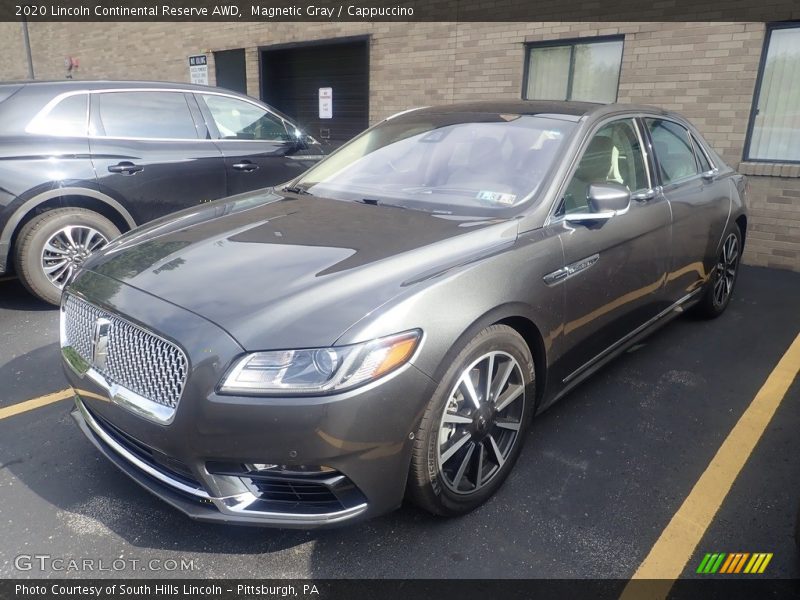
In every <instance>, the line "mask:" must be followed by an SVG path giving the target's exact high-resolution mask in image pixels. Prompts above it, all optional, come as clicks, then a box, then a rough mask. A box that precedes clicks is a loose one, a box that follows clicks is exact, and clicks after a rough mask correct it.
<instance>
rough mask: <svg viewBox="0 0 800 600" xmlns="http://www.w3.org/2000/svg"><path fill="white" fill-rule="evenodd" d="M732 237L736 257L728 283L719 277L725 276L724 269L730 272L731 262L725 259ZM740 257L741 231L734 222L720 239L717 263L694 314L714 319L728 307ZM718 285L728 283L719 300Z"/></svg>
mask: <svg viewBox="0 0 800 600" xmlns="http://www.w3.org/2000/svg"><path fill="white" fill-rule="evenodd" d="M732 238H733V239H734V240H735V246H736V258H735V260H734V262H733V263H732V268H733V275H732V277H729V284H726V283H725V282H721V278H722V277H725V276H726V270H727V273H728V274H729V273H730V268H731V263H730V262H729V261H728V260H727V256H726V252H727V248H728V243H729V240H731V239H732ZM741 259H742V232H741V231H740V230H739V226H738V225H735V224H734V226H733V227H732V228H731V229H729V230H728V231H727V232H726V233H725V237H724V238H723V240H722V248H721V249H720V255H719V256H718V257H717V263H716V264H715V265H714V272H713V273H712V274H711V277H710V281H709V282H708V284H707V287H706V290H705V292H704V293H703V297H702V298H701V299H700V301H699V302H698V303H697V304H696V305H695V306H694V309H693V311H692V312H693V313H694V314H695V315H697V316H698V317H701V318H704V319H716V318H717V317H718V316H720V315H721V314H722V313H723V312H725V309H726V308H728V305H729V304H730V302H731V297H732V296H733V290H734V288H735V286H736V280H737V279H738V278H739V265H740V263H741ZM720 285H721V286H726V285H729V288H728V291H727V293H725V294H724V297H723V298H722V299H721V301H720V297H719V289H718V287H717V286H720Z"/></svg>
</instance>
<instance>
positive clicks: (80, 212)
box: [14, 208, 120, 304]
mask: <svg viewBox="0 0 800 600" xmlns="http://www.w3.org/2000/svg"><path fill="white" fill-rule="evenodd" d="M119 234H120V231H119V229H117V227H116V226H115V225H114V224H113V223H112V222H111V221H109V220H108V219H106V218H105V217H104V216H102V215H99V214H97V213H96V212H93V211H91V210H87V209H85V208H57V209H54V210H48V211H47V212H44V213H42V214H40V215H37V216H36V217H34V218H33V219H31V220H30V221H28V223H26V224H25V226H24V227H23V228H22V230H21V231H20V232H19V235H18V236H17V243H16V246H15V248H14V266H15V268H16V271H17V275H19V278H20V280H21V281H22V284H23V285H24V286H25V287H26V288H27V289H28V291H29V292H31V293H32V294H33V295H34V296H37V297H38V298H40V299H42V300H44V301H45V302H49V303H50V304H58V303H59V301H60V300H61V290H62V289H64V285H66V283H67V281H69V278H70V277H71V276H72V274H73V273H74V272H75V270H77V269H78V268H79V267H80V266H81V264H83V261H84V260H85V259H86V257H88V256H89V254H90V253H92V252H94V251H95V250H99V249H100V248H102V247H103V246H105V245H106V244H107V243H108V242H110V241H111V240H112V239H114V238H115V237H117V236H119Z"/></svg>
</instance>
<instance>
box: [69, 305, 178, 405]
mask: <svg viewBox="0 0 800 600" xmlns="http://www.w3.org/2000/svg"><path fill="white" fill-rule="evenodd" d="M63 310H64V315H63V319H64V329H63V332H64V338H65V339H64V340H63V341H62V345H68V346H71V347H72V348H73V349H74V350H75V352H77V353H78V354H79V355H80V356H81V358H83V359H84V360H85V361H86V362H87V363H89V364H92V348H93V346H94V329H95V323H96V322H97V320H98V319H100V318H104V319H108V320H109V321H111V327H110V330H109V334H108V358H107V360H106V362H105V366H104V367H103V368H102V369H101V368H98V367H97V366H96V365H93V368H94V369H95V370H96V371H98V372H99V373H100V374H101V375H103V377H105V378H106V379H107V380H108V381H109V382H110V383H116V384H118V385H120V386H122V387H124V388H126V389H128V390H130V391H132V392H135V393H136V394H139V395H140V396H142V397H144V398H146V399H148V400H150V401H152V402H156V403H158V404H161V405H163V406H168V407H170V408H173V409H174V408H175V407H177V405H178V401H179V400H180V398H181V394H182V393H183V387H184V385H185V384H186V376H187V374H188V368H189V361H188V360H187V358H186V355H185V354H184V353H183V351H182V350H181V349H180V348H179V347H178V346H176V345H175V344H173V343H172V342H168V341H166V340H164V339H161V338H160V337H158V336H156V335H155V334H153V333H150V332H149V331H147V330H145V329H142V328H141V327H139V326H137V325H134V324H133V323H129V322H128V321H126V320H124V319H122V318H121V317H118V316H117V315H115V314H113V313H110V312H108V311H105V310H103V309H101V308H98V307H96V306H94V305H92V304H89V303H88V302H85V301H83V300H81V299H80V298H77V297H76V296H67V297H66V299H65V300H64V305H63Z"/></svg>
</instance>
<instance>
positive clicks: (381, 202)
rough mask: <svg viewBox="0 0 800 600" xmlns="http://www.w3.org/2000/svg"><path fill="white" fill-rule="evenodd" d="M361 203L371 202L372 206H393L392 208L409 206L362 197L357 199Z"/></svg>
mask: <svg viewBox="0 0 800 600" xmlns="http://www.w3.org/2000/svg"><path fill="white" fill-rule="evenodd" d="M355 202H358V203H359V204H369V205H370V206H378V205H380V206H391V207H392V208H402V209H405V208H407V207H405V206H403V205H402V204H392V203H391V202H384V201H383V200H377V199H375V198H362V199H361V200H356V201H355Z"/></svg>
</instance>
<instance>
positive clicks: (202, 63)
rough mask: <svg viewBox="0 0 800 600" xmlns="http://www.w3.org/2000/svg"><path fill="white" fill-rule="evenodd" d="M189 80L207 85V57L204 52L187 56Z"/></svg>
mask: <svg viewBox="0 0 800 600" xmlns="http://www.w3.org/2000/svg"><path fill="white" fill-rule="evenodd" d="M189 81H191V82H192V83H194V84H197V85H208V57H207V56H206V55H205V54H199V55H197V56H190V57H189Z"/></svg>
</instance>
